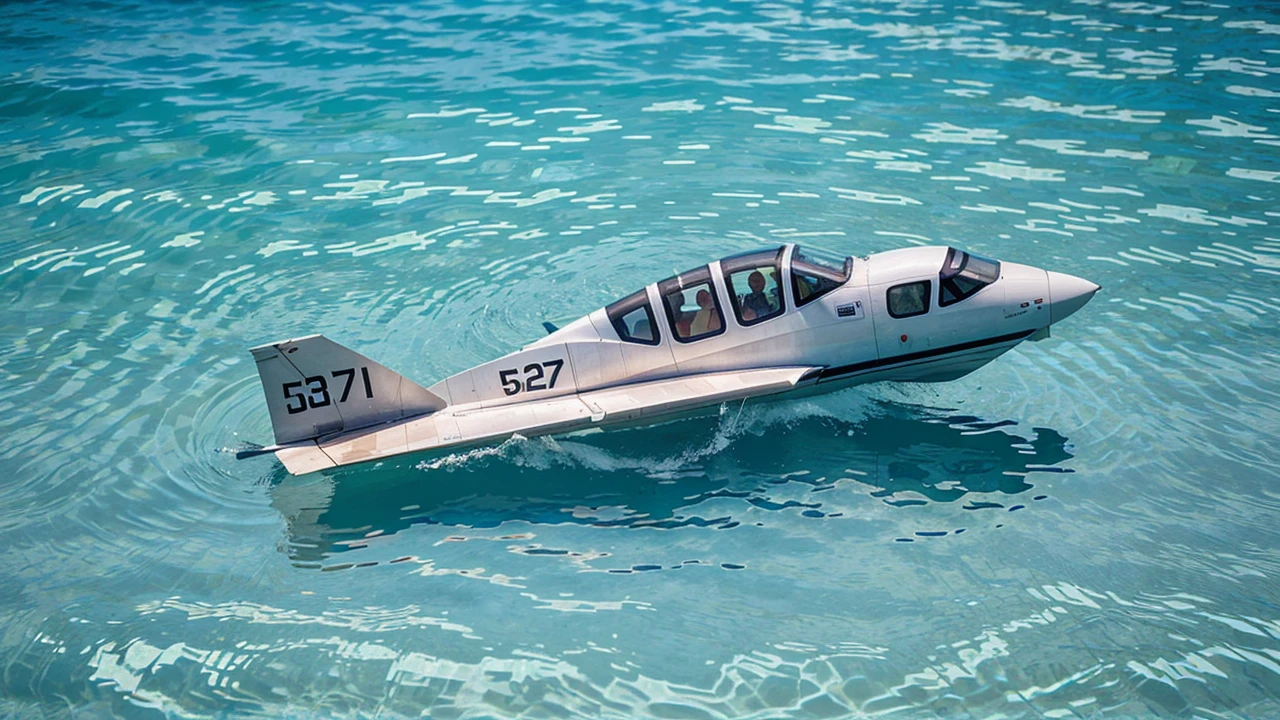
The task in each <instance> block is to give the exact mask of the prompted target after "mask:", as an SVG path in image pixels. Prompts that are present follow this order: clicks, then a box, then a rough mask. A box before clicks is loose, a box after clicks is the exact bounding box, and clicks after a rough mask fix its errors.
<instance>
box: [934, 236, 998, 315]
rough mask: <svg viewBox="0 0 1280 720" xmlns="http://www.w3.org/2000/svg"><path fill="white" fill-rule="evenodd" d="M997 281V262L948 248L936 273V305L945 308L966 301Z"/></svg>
mask: <svg viewBox="0 0 1280 720" xmlns="http://www.w3.org/2000/svg"><path fill="white" fill-rule="evenodd" d="M999 279H1000V263H999V261H996V260H990V259H988V258H984V257H982V256H981V255H971V254H969V253H967V252H964V251H963V250H956V249H955V248H948V249H947V259H946V260H944V261H943V263H942V271H941V272H940V273H938V283H939V290H938V305H939V306H942V307H946V306H947V305H954V304H956V303H958V302H960V301H961V300H966V299H968V298H970V297H973V296H974V295H975V294H977V292H978V291H979V290H981V289H982V288H984V287H986V286H988V285H990V284H991V283H993V282H995V281H996V280H999Z"/></svg>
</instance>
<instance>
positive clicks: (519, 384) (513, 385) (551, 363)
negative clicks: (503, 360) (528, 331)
mask: <svg viewBox="0 0 1280 720" xmlns="http://www.w3.org/2000/svg"><path fill="white" fill-rule="evenodd" d="M562 367H564V360H547V361H546V362H542V363H529V364H528V365H525V366H524V371H523V377H520V375H521V374H522V373H521V371H520V370H518V369H516V368H512V369H510V370H499V371H498V382H500V383H502V392H503V393H505V394H507V395H508V396H510V395H518V394H520V393H522V392H534V391H537V390H550V389H552V388H554V387H555V386H556V379H557V378H559V377H560V368H562ZM547 371H550V372H551V374H550V375H549V376H548V375H547Z"/></svg>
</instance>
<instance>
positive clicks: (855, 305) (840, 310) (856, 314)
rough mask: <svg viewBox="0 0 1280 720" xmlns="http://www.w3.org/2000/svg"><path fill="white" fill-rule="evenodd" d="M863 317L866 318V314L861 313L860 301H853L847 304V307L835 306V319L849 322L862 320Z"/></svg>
mask: <svg viewBox="0 0 1280 720" xmlns="http://www.w3.org/2000/svg"><path fill="white" fill-rule="evenodd" d="M865 316H866V313H864V312H863V311H862V301H861V300H855V301H853V302H851V303H848V304H847V305H837V306H836V317H842V318H849V319H851V320H857V319H859V318H862V317H865Z"/></svg>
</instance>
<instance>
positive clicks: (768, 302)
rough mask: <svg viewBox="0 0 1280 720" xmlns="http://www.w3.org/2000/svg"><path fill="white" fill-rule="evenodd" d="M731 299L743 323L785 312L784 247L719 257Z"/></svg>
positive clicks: (734, 310) (761, 320)
mask: <svg viewBox="0 0 1280 720" xmlns="http://www.w3.org/2000/svg"><path fill="white" fill-rule="evenodd" d="M720 269H721V270H723V271H724V281H725V284H726V285H727V286H728V288H729V302H730V303H731V304H732V305H733V312H734V313H735V314H736V315H737V316H738V322H739V323H740V324H742V325H755V324H756V323H759V322H764V321H765V320H769V319H771V318H775V317H778V316H779V315H781V314H782V311H783V310H785V309H786V308H785V307H784V304H783V301H782V286H781V285H780V284H778V278H780V277H782V248H778V249H777V250H761V251H759V252H750V253H744V254H742V255H735V256H733V257H730V258H725V259H724V260H721V261H720Z"/></svg>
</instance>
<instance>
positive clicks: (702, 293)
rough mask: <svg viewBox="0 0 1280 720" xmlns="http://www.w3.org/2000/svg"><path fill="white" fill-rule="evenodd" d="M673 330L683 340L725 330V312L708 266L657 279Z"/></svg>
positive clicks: (676, 336) (691, 340) (716, 333)
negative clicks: (712, 284) (717, 297)
mask: <svg viewBox="0 0 1280 720" xmlns="http://www.w3.org/2000/svg"><path fill="white" fill-rule="evenodd" d="M658 294H659V295H661V296H662V304H663V305H664V306H665V307H666V311H667V321H668V322H670V323H671V331H672V333H673V334H674V335H675V338H676V340H679V341H680V342H686V343H687V342H693V341H695V340H701V339H703V338H709V337H712V336H715V335H719V334H720V333H723V332H724V313H722V312H721V311H720V302H719V301H718V300H716V291H715V288H714V287H712V286H711V271H710V270H708V269H707V268H705V267H701V268H698V269H697V270H690V271H689V272H686V273H681V274H679V275H677V276H675V277H673V278H668V279H666V280H663V281H662V282H660V283H658Z"/></svg>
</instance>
